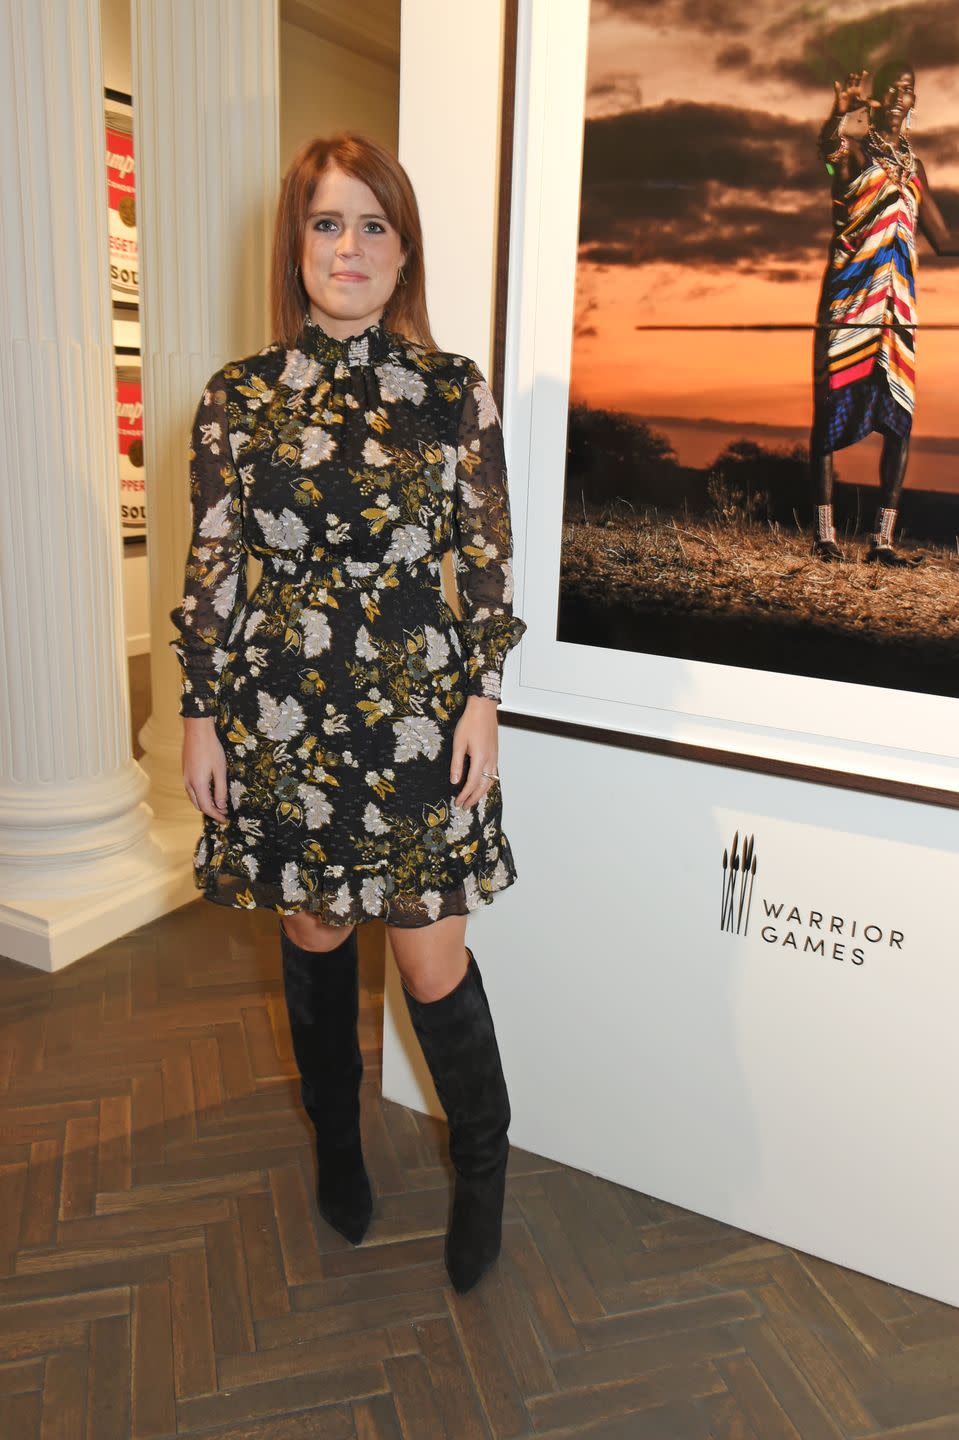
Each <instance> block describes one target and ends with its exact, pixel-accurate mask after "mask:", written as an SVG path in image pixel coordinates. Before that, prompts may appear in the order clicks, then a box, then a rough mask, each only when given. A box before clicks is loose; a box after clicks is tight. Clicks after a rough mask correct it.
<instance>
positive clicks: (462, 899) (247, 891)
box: [193, 833, 517, 929]
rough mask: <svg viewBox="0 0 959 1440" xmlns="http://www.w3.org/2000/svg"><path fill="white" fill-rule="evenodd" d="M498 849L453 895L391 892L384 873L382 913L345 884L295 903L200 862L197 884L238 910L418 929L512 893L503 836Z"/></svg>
mask: <svg viewBox="0 0 959 1440" xmlns="http://www.w3.org/2000/svg"><path fill="white" fill-rule="evenodd" d="M197 848H199V846H198V847H197ZM498 848H499V855H498V857H497V859H496V862H495V864H494V865H493V866H492V867H491V868H489V869H485V870H479V871H476V870H474V871H471V872H468V873H467V874H466V875H465V876H464V878H463V880H461V881H460V882H459V884H457V885H455V886H453V887H452V888H450V889H447V890H426V891H424V892H423V893H422V894H421V895H409V894H404V893H403V892H398V891H396V890H395V888H394V889H393V890H390V885H391V884H393V882H392V876H390V875H389V873H388V872H385V871H381V872H378V875H377V878H382V879H383V880H384V892H385V893H383V894H382V895H379V896H375V897H373V898H374V899H377V898H378V900H379V904H378V908H373V907H371V906H370V905H368V904H365V903H364V902H363V900H362V898H361V897H360V896H358V895H355V894H354V893H352V892H348V894H347V895H346V896H344V894H343V887H344V882H343V880H342V879H341V878H338V879H337V881H336V883H335V884H330V885H329V886H328V888H326V889H320V890H314V891H312V892H306V894H305V897H304V899H303V900H297V901H295V902H291V901H289V900H286V899H285V898H284V893H283V886H282V884H278V883H275V882H271V881H263V880H251V879H250V877H249V876H248V875H243V874H238V873H236V872H235V871H230V870H227V869H226V868H225V867H224V866H223V865H222V864H221V865H219V866H217V867H214V866H212V865H211V864H210V863H209V862H206V863H203V864H198V863H196V861H195V860H194V868H193V879H194V884H195V885H196V888H197V889H198V890H200V891H202V894H203V898H204V899H205V900H209V901H211V902H212V903H213V904H215V905H225V906H228V907H229V908H231V909H234V910H272V911H273V912H274V913H275V914H277V915H296V914H300V913H307V914H312V915H317V916H318V917H319V918H320V919H321V920H322V921H323V923H324V924H325V925H331V926H343V927H344V928H346V927H347V926H350V925H358V924H362V923H363V922H364V921H367V920H383V921H384V922H385V923H386V924H387V925H396V926H401V927H404V928H409V929H413V928H416V927H418V926H423V925H432V924H433V923H434V922H435V921H437V920H443V919H445V918H446V917H447V916H448V915H469V914H472V913H473V912H474V911H475V910H479V909H482V908H483V907H484V906H486V905H489V904H491V903H492V901H493V899H494V897H495V896H496V895H498V894H499V892H500V891H502V890H506V889H508V888H509V886H510V885H512V884H513V882H514V881H515V880H516V878H517V871H516V865H515V862H514V860H513V854H512V850H511V849H510V844H509V841H508V840H507V838H506V836H505V835H503V834H502V833H501V834H500V839H499V847H498ZM347 890H348V885H347Z"/></svg>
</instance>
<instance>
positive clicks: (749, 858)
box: [736, 835, 755, 935]
mask: <svg viewBox="0 0 959 1440" xmlns="http://www.w3.org/2000/svg"><path fill="white" fill-rule="evenodd" d="M754 839H755V837H754V836H752V835H750V837H749V839H748V840H746V841H745V842H744V844H743V883H742V888H741V889H740V891H739V912H738V914H737V916H736V934H737V935H741V934H742V932H743V905H744V903H745V900H746V876H747V875H748V874H749V867H750V865H751V864H752V863H753V841H754Z"/></svg>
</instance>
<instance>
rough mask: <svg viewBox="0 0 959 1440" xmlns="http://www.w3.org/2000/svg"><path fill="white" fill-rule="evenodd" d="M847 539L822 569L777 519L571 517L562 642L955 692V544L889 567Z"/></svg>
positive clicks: (802, 537) (805, 542) (958, 641)
mask: <svg viewBox="0 0 959 1440" xmlns="http://www.w3.org/2000/svg"><path fill="white" fill-rule="evenodd" d="M842 546H843V550H844V552H845V554H846V557H847V562H846V563H845V564H825V563H823V562H822V561H821V560H818V559H816V558H814V557H813V555H812V553H811V541H810V537H809V534H808V533H803V532H801V531H796V530H794V529H786V528H784V527H780V526H775V525H772V526H771V525H761V524H755V523H754V524H745V523H729V522H723V521H721V520H704V519H702V518H700V517H681V516H676V515H672V514H668V513H664V512H662V511H659V512H656V511H653V510H650V511H647V512H645V513H643V514H637V515H635V516H632V515H631V516H628V517H627V518H613V519H606V520H601V519H595V518H590V519H587V520H585V521H576V520H570V521H568V522H567V523H566V524H564V527H563V550H562V573H561V612H560V631H559V638H560V639H569V640H573V641H576V642H579V643H594V644H605V645H611V646H612V647H613V648H620V649H632V650H640V651H648V652H650V653H658V654H671V655H677V656H680V657H685V658H691V659H700V660H703V659H706V660H709V659H716V660H719V661H721V662H722V663H725V664H739V665H745V666H751V667H753V668H758V669H782V670H786V671H792V670H794V671H795V672H796V673H800V674H813V675H822V676H824V677H825V678H842V679H849V680H854V681H860V682H862V683H868V684H884V685H890V686H892V687H893V688H909V689H920V690H925V689H928V690H929V691H931V692H932V693H937V694H959V666H956V665H955V660H956V658H959V553H957V552H956V551H955V550H953V551H951V552H950V551H948V550H945V549H944V548H941V547H934V546H923V547H922V553H923V555H924V556H925V560H924V563H923V564H922V565H920V566H918V567H916V568H908V569H896V570H893V569H889V568H887V567H885V566H878V565H875V564H867V563H866V562H865V559H864V556H865V553H866V548H867V546H866V540H865V537H862V536H859V537H852V538H849V537H844V538H843V539H842ZM903 553H916V552H915V551H910V547H909V546H908V544H906V545H905V546H904V547H903ZM631 619H632V623H630V621H631ZM610 630H611V631H612V632H614V633H613V638H610V634H609V631H610ZM604 632H606V633H604ZM953 669H955V670H956V671H957V674H956V678H955V679H953V678H952V671H953Z"/></svg>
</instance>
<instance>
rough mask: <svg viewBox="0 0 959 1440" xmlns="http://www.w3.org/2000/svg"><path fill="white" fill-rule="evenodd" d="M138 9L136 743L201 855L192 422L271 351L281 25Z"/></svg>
mask: <svg viewBox="0 0 959 1440" xmlns="http://www.w3.org/2000/svg"><path fill="white" fill-rule="evenodd" d="M132 9H133V88H134V96H135V104H134V140H135V146H136V154H137V190H138V195H137V239H138V244H139V248H140V295H141V302H140V310H141V327H142V328H141V351H142V357H143V403H144V459H145V474H146V486H147V552H148V555H149V564H150V629H151V666H152V671H151V674H152V682H153V710H152V714H151V716H150V718H149V720H148V721H147V723H146V724H145V725H144V727H143V729H142V731H141V732H140V742H141V744H142V745H143V747H144V750H145V752H146V753H145V755H144V757H143V765H144V768H145V769H146V770H147V772H148V774H149V776H150V780H151V790H150V803H151V805H152V806H153V809H154V811H155V812H156V814H157V815H158V816H159V817H161V820H162V819H165V820H167V821H168V822H170V824H169V826H168V831H167V834H168V837H169V844H170V846H171V849H175V848H177V847H181V848H182V847H184V846H185V845H187V846H188V847H189V849H191V850H192V846H193V843H194V842H195V840H196V837H197V833H198V826H199V820H198V816H197V812H196V811H195V810H194V809H193V808H192V807H191V805H190V804H189V802H188V801H187V799H186V796H185V794H184V791H183V782H182V777H181V745H182V721H181V719H180V717H179V713H178V696H179V687H180V678H179V671H178V668H177V659H176V656H175V654H174V652H173V651H172V649H171V648H170V645H169V641H170V639H171V638H172V636H173V629H172V626H171V623H170V618H169V617H170V611H171V610H172V609H173V607H174V605H176V603H177V601H178V600H179V598H180V596H181V594H182V586H183V567H184V562H185V559H186V553H187V547H188V544H189V538H190V512H189V479H188V468H187V461H188V452H187V446H188V442H189V434H190V425H191V421H192V418H193V412H194V410H195V408H196V404H197V401H198V399H199V397H200V393H201V391H202V389H203V386H204V384H205V382H206V381H207V380H208V379H209V377H210V375H211V374H212V373H213V372H214V371H215V370H216V369H218V368H219V366H220V365H222V364H223V363H224V362H225V361H227V360H230V359H235V358H238V357H240V356H242V355H248V354H250V353H252V352H253V351H255V350H259V349H260V348H261V347H262V346H263V345H265V344H266V343H267V342H268V340H269V339H270V331H269V290H268V272H269V259H270V249H271V244H272V233H273V217H274V214H275V208H276V200H277V194H278V188H279V138H278V137H279V124H278V17H277V5H276V0H176V3H174V4H171V3H170V0H133V6H132ZM249 578H250V582H251V583H254V582H255V579H256V577H255V575H254V574H253V566H252V565H251V567H250V576H249ZM178 820H179V826H180V829H181V832H182V833H180V834H179V836H178V834H177V831H176V829H175V828H174V827H175V826H176V822H177V821H178ZM161 829H162V826H161Z"/></svg>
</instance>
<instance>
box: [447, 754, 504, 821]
mask: <svg viewBox="0 0 959 1440" xmlns="http://www.w3.org/2000/svg"><path fill="white" fill-rule="evenodd" d="M495 769H496V764H495V761H493V760H491V759H489V758H486V759H485V760H484V759H483V757H482V756H480V755H477V756H472V755H471V756H470V773H469V779H468V780H467V783H466V785H465V786H464V787H463V791H462V795H461V798H460V799H458V800H457V802H456V803H457V804H458V805H462V806H463V807H464V808H465V809H469V808H470V807H471V806H473V805H475V804H476V802H477V800H479V799H481V798H482V796H483V795H485V794H486V791H487V790H488V789H489V787H490V785H491V784H492V783H493V782H492V780H491V779H490V778H489V777H488V776H486V775H484V774H483V771H484V770H488V771H490V773H491V774H492V773H493V772H494V771H495Z"/></svg>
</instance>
